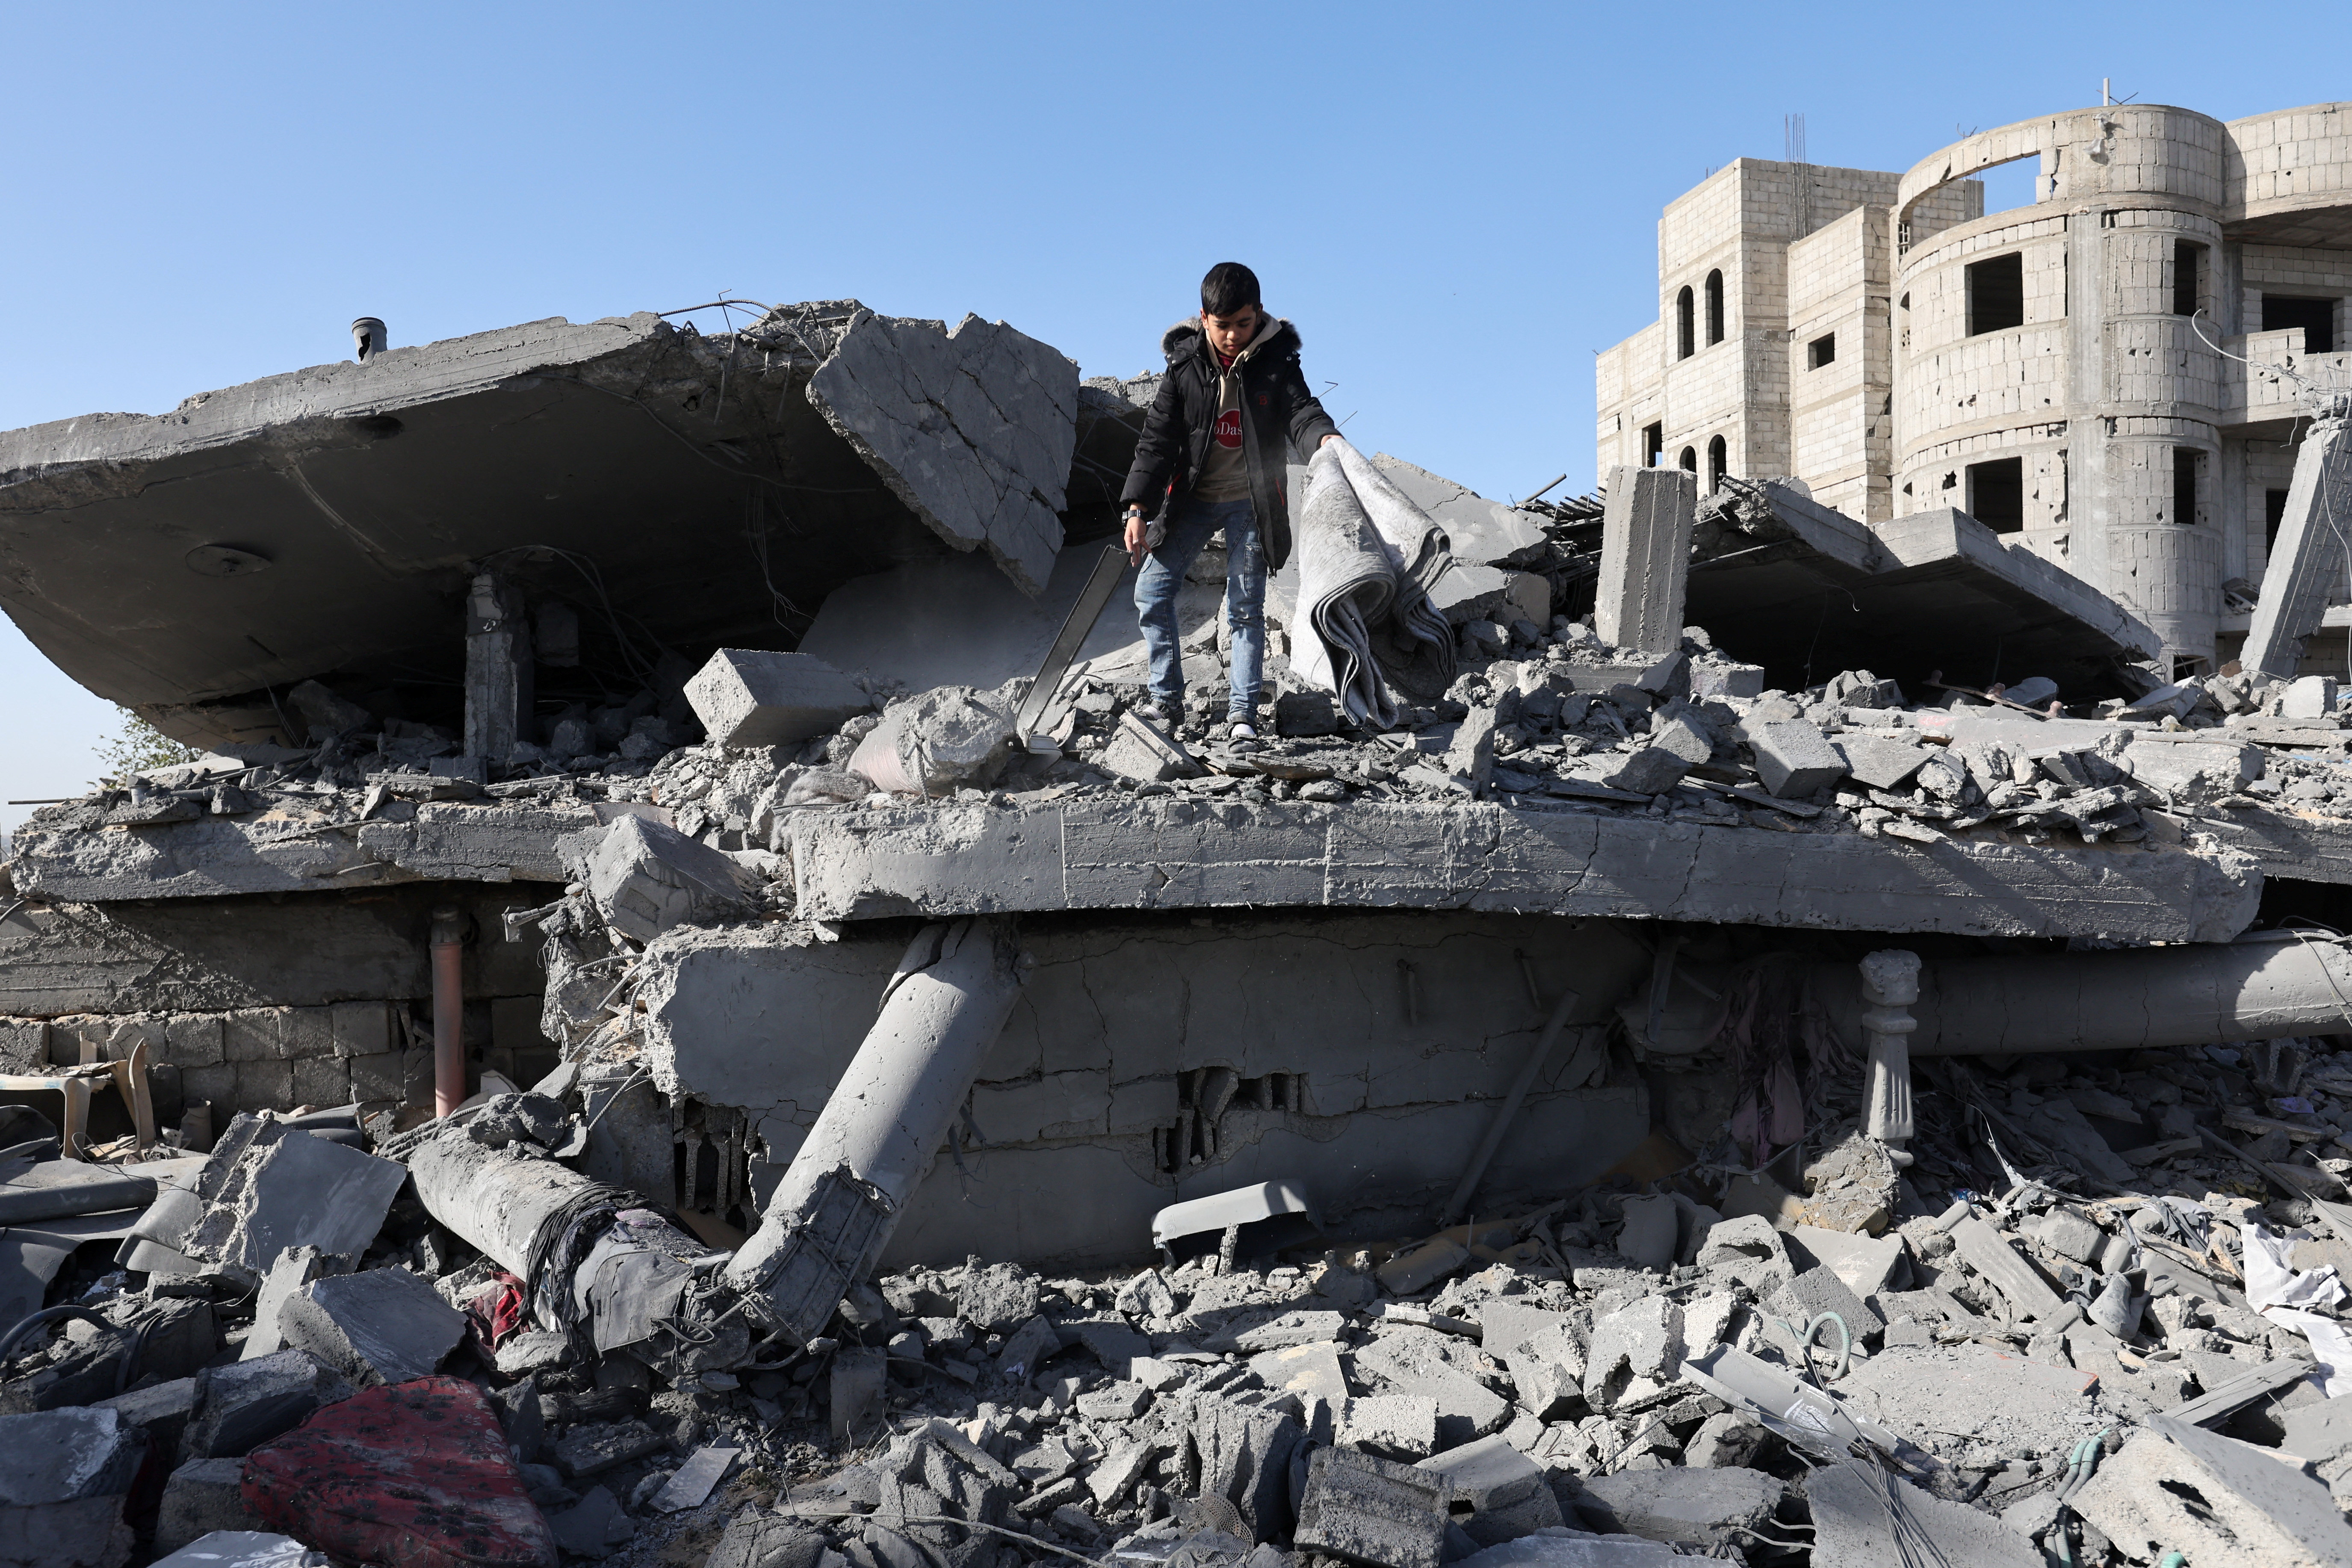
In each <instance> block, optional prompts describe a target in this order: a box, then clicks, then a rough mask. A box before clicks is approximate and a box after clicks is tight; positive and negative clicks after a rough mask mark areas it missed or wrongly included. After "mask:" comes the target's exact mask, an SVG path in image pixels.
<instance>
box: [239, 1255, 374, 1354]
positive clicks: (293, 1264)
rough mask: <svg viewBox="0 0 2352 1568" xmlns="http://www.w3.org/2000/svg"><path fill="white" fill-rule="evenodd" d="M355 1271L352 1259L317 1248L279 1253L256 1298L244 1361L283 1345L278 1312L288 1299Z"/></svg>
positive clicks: (247, 1335) (246, 1338) (282, 1308)
mask: <svg viewBox="0 0 2352 1568" xmlns="http://www.w3.org/2000/svg"><path fill="white" fill-rule="evenodd" d="M350 1270H351V1259H350V1258H343V1257H340V1256H338V1255H336V1254H334V1253H331V1252H320V1250H319V1249H318V1248H317V1247H287V1248H285V1249H284V1250H283V1251H281V1252H279V1253H278V1258H277V1260H276V1261H275V1262H273V1263H271V1264H270V1266H269V1272H268V1275H267V1276H265V1277H264V1278H263V1279H262V1281H261V1289H260V1290H259V1291H258V1292H257V1294H256V1295H255V1296H254V1299H253V1327H252V1329H251V1330H250V1331H248V1332H247V1334H246V1336H245V1348H244V1349H243V1351H242V1352H239V1356H238V1359H239V1360H242V1361H256V1360H258V1359H259V1358H261V1357H262V1356H266V1355H268V1354H270V1353H271V1352H275V1351H277V1350H278V1349H280V1348H282V1347H283V1345H284V1343H285V1341H284V1339H283V1337H282V1336H281V1334H280V1332H279V1329H278V1314H279V1313H280V1312H281V1311H283V1310H285V1306H286V1303H287V1301H288V1300H289V1299H291V1298H292V1297H293V1296H294V1295H295V1293H296V1292H297V1291H299V1290H300V1289H302V1288H303V1287H304V1286H306V1285H308V1284H310V1282H311V1281H312V1280H314V1279H324V1278H325V1277H327V1276H328V1275H331V1274H344V1273H349V1272H350Z"/></svg>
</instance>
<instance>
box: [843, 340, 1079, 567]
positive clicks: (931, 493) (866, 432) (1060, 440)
mask: <svg viewBox="0 0 2352 1568" xmlns="http://www.w3.org/2000/svg"><path fill="white" fill-rule="evenodd" d="M808 401H809V404H810V405H811V406H812V407H814V408H815V409H816V410H817V412H818V413H820V414H822V415H823V416H824V419H825V423H827V424H828V425H831V426H833V428H834V429H835V432H837V433H838V434H839V435H840V436H841V437H843V438H844V439H845V440H846V441H847V442H848V443H849V444H850V446H851V447H853V448H855V449H856V453H857V455H858V457H860V458H863V459H864V460H865V462H866V466H867V467H868V468H872V469H873V470H874V471H875V473H877V475H879V476H880V477H881V479H882V482H883V483H884V484H886V485H887V486H889V488H890V490H891V492H892V493H893V494H895V495H896V496H897V497H898V499H899V500H902V501H904V502H905V503H906V504H907V506H908V508H909V509H910V510H912V511H913V512H914V513H915V515H916V516H917V517H919V518H920V519H922V521H923V522H924V524H925V525H926V526H927V527H929V529H930V530H931V531H933V532H935V533H937V534H938V535H939V536H940V538H942V539H944V540H946V541H947V542H948V543H950V544H951V545H953V546H954V547H955V548H956V549H958V550H971V549H972V548H974V547H975V546H978V547H981V548H984V549H986V550H987V552H989V554H990V555H992V556H993V557H994V558H995V560H996V562H997V563H998V564H999V565H1000V566H1002V567H1003V569H1004V572H1005V574H1006V575H1007V576H1009V577H1011V578H1012V579H1013V582H1014V583H1015V584H1018V585H1019V586H1020V588H1021V590H1022V591H1023V592H1024V593H1026V594H1029V595H1033V596H1034V595H1037V594H1040V593H1043V592H1044V591H1045V583H1046V580H1047V578H1049V577H1050V576H1051V575H1052V574H1053V569H1054V557H1055V554H1056V553H1058V552H1060V550H1061V547H1062V522H1061V519H1060V518H1059V516H1057V515H1056V514H1057V513H1059V512H1060V510H1062V508H1063V506H1064V505H1065V504H1066V488H1067V486H1068V483H1069V478H1070V458H1071V454H1072V453H1073V452H1075V451H1076V447H1077V408H1078V367H1077V366H1076V364H1074V363H1071V362H1070V360H1069V359H1067V358H1066V356H1064V355H1063V354H1062V353H1060V352H1059V351H1057V350H1055V349H1054V348H1052V347H1050V346H1048V345H1046V344H1045V343H1041V342H1038V341H1037V340H1036V339H1034V338H1032V337H1029V336H1027V335H1026V334H1024V333H1022V332H1019V331H1014V330H1013V328H1011V327H1008V326H1006V325H1005V324H1004V323H1003V322H1002V321H994V322H991V321H982V320H981V319H980V318H979V317H978V316H971V315H967V316H966V317H964V319H963V320H962V321H959V322H957V323H956V325H955V327H954V329H953V330H952V331H941V330H940V327H939V325H938V323H936V322H933V321H914V320H909V319H907V318H903V317H895V316H877V315H875V314H873V313H872V312H870V311H867V310H864V309H863V308H861V309H860V310H858V312H857V313H856V315H854V316H853V317H852V318H851V319H850V324H849V326H848V328H847V329H846V330H845V331H844V332H843V333H842V335H841V337H840V339H839V340H838V342H836V344H835V348H834V351H833V353H832V354H831V355H830V356H829V357H828V358H827V359H826V360H825V362H824V364H823V365H821V366H819V367H818V369H817V372H816V374H814V376H812V377H811V378H810V380H809V384H808Z"/></svg>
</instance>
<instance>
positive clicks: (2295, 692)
mask: <svg viewBox="0 0 2352 1568" xmlns="http://www.w3.org/2000/svg"><path fill="white" fill-rule="evenodd" d="M2335 713H2336V678H2335V677H2334V676H2332V675H2304V676H2298V677H2296V678H2295V679H2293V680H2290V681H2288V682H2287V686H2286V695H2285V696H2284V697H2282V698H2281V699H2280V700H2279V717H2280V718H2282V719H2328V718H2333V717H2334V716H2335Z"/></svg>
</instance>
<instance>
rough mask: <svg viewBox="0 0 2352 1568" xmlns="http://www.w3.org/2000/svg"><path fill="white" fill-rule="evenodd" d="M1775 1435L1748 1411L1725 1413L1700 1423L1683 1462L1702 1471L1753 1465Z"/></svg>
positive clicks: (1725, 1411)
mask: <svg viewBox="0 0 2352 1568" xmlns="http://www.w3.org/2000/svg"><path fill="white" fill-rule="evenodd" d="M1769 1436H1771V1434H1770V1433H1769V1432H1767V1431H1766V1430H1765V1429H1764V1427H1763V1425H1762V1424H1761V1423H1759V1421H1757V1420H1756V1419H1755V1417H1753V1416H1751V1415H1748V1414H1747V1413H1746V1412H1744V1411H1738V1410H1722V1411H1717V1413H1716V1414H1715V1415H1710V1416H1708V1417H1707V1418H1706V1420H1704V1421H1702V1422H1700V1423H1699V1427H1698V1430H1697V1431H1696V1432H1695V1433H1693V1434H1692V1435H1691V1438H1690V1441H1688V1442H1686V1443H1685V1444H1684V1445H1683V1463H1684V1464H1685V1465H1689V1466H1694V1467H1696V1468H1701V1469H1728V1468H1735V1467H1738V1466H1743V1465H1746V1464H1748V1463H1749V1462H1750V1461H1751V1460H1753V1459H1754V1458H1756V1455H1757V1452H1758V1450H1759V1449H1760V1448H1762V1447H1764V1442H1765V1439H1766V1438H1768V1437H1769Z"/></svg>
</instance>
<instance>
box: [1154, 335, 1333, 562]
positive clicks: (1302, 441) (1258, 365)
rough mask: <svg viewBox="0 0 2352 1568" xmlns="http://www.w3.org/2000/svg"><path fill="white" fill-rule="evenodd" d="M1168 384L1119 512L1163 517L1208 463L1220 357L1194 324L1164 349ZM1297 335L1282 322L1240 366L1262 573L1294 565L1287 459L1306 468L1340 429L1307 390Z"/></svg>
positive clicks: (1171, 338) (1164, 342) (1244, 443)
mask: <svg viewBox="0 0 2352 1568" xmlns="http://www.w3.org/2000/svg"><path fill="white" fill-rule="evenodd" d="M1298 349H1299V343H1298V329H1297V328H1296V327H1294V326H1292V325H1291V324H1290V323H1289V322H1288V321H1283V322H1281V323H1280V324H1279V325H1278V326H1277V327H1276V329H1275V334H1274V336H1273V337H1271V338H1269V339H1267V340H1265V343H1264V345H1263V346H1262V347H1260V348H1258V349H1257V351H1256V352H1255V353H1253V354H1251V355H1250V357H1249V359H1248V360H1247V361H1246V362H1245V363H1244V364H1243V366H1242V413H1243V416H1244V417H1243V419H1242V449H1243V452H1244V456H1245V457H1246V458H1247V459H1248V462H1249V476H1250V501H1251V504H1252V505H1253V506H1254V507H1255V510H1256V512H1257V521H1258V538H1259V541H1260V542H1261V543H1262V544H1263V545H1264V546H1265V562H1266V568H1267V570H1269V571H1273V570H1276V569H1278V568H1279V567H1280V566H1281V565H1282V563H1284V562H1285V561H1286V560H1288V559H1289V558H1290V500H1289V497H1288V495H1287V493H1286V491H1287V489H1288V487H1287V485H1286V479H1287V475H1286V472H1285V468H1286V461H1287V458H1288V453H1289V450H1290V449H1291V448H1293V447H1295V448H1297V453H1298V460H1299V461H1300V462H1305V461H1306V460H1307V458H1311V457H1313V456H1314V455H1315V448H1316V447H1319V446H1321V445H1322V444H1323V437H1326V436H1328V435H1332V434H1334V433H1335V432H1336V430H1337V429H1338V426H1334V425H1333V424H1332V423H1331V416H1329V415H1328V414H1326V413H1324V412H1323V405H1322V404H1320V403H1318V402H1317V401H1316V399H1315V396H1314V395H1313V394H1312V393H1310V392H1308V391H1307V376H1306V374H1305V373H1304V372H1303V371H1301V370H1300V369H1299V368H1298ZM1160 351H1161V352H1162V353H1165V354H1166V355H1167V356H1168V374H1167V376H1166V378H1165V379H1164V380H1162V381H1161V382H1160V393H1159V395H1157V396H1156V397H1154V398H1153V399H1152V400H1151V412H1150V414H1149V415H1148V416H1145V418H1144V421H1143V434H1142V436H1141V437H1139V439H1138V440H1137V441H1136V443H1135V464H1134V466H1133V467H1132V468H1129V470H1128V475H1127V485H1126V487H1125V488H1124V489H1121V490H1120V491H1119V498H1118V505H1119V510H1121V511H1122V512H1123V511H1125V510H1127V509H1128V507H1129V506H1130V505H1140V506H1141V507H1142V508H1143V510H1144V511H1145V513H1146V514H1147V515H1151V516H1162V515H1165V514H1166V512H1167V511H1168V510H1172V509H1173V508H1174V507H1175V506H1176V504H1177V503H1178V502H1180V501H1181V500H1184V499H1185V497H1186V496H1187V495H1189V494H1190V493H1191V492H1192V476H1193V475H1194V474H1195V473H1197V472H1199V471H1200V468H1201V465H1202V463H1203V462H1205V461H1206V460H1207V459H1208V456H1209V441H1210V439H1211V436H1212V428H1213V426H1215V424H1216V422H1217V380H1218V368H1217V356H1216V351H1215V350H1214V349H1213V348H1211V347H1210V346H1209V340H1208V334H1207V333H1205V332H1203V331H1202V330H1201V323H1200V321H1198V320H1197V319H1194V320H1191V321H1179V322H1177V323H1176V325H1174V326H1172V327H1171V328H1169V329H1168V332H1167V335H1166V336H1164V337H1162V338H1161V339H1160Z"/></svg>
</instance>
